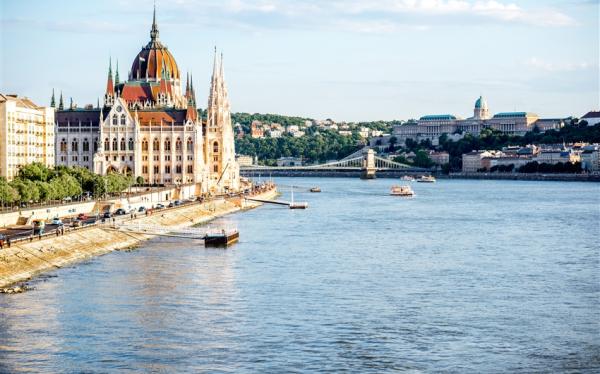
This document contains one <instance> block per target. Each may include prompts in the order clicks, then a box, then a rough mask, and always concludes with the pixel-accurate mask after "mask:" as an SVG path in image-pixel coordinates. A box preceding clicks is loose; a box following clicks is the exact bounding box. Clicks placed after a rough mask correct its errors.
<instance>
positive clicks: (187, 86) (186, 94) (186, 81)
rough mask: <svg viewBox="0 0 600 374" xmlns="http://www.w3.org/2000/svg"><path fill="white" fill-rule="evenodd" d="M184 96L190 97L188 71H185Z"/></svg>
mask: <svg viewBox="0 0 600 374" xmlns="http://www.w3.org/2000/svg"><path fill="white" fill-rule="evenodd" d="M185 98H186V99H188V100H189V98H190V73H187V75H186V77H185Z"/></svg>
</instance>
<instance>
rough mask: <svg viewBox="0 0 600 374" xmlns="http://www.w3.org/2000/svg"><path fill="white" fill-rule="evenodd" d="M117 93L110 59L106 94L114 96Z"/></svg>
mask: <svg viewBox="0 0 600 374" xmlns="http://www.w3.org/2000/svg"><path fill="white" fill-rule="evenodd" d="M114 93H115V86H114V84H113V74H112V61H111V59H110V58H109V59H108V78H107V80H106V94H107V95H112V94H114Z"/></svg>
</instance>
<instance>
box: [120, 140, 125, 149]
mask: <svg viewBox="0 0 600 374" xmlns="http://www.w3.org/2000/svg"><path fill="white" fill-rule="evenodd" d="M121 150H122V151H124V150H125V138H121Z"/></svg>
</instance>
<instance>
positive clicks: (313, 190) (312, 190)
mask: <svg viewBox="0 0 600 374" xmlns="http://www.w3.org/2000/svg"><path fill="white" fill-rule="evenodd" d="M310 192H321V189H320V188H319V187H313V188H311V189H310Z"/></svg>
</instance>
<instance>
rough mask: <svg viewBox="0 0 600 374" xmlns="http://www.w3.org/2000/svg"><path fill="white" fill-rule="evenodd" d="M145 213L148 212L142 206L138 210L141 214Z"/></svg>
mask: <svg viewBox="0 0 600 374" xmlns="http://www.w3.org/2000/svg"><path fill="white" fill-rule="evenodd" d="M145 211H146V207H143V206H141V207H139V208H138V212H139V213H144V212H145Z"/></svg>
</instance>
